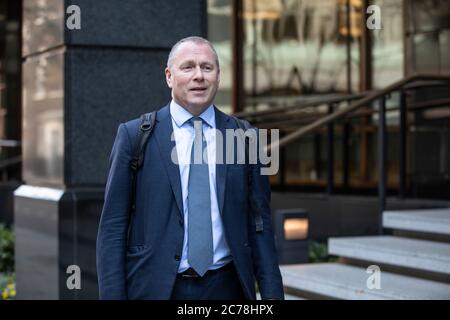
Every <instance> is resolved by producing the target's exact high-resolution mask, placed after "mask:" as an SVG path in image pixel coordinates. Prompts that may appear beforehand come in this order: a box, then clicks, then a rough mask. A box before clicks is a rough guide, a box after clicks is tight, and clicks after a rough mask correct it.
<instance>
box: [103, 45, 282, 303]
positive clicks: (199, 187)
mask: <svg viewBox="0 0 450 320" xmlns="http://www.w3.org/2000/svg"><path fill="white" fill-rule="evenodd" d="M165 74H166V81H167V85H168V86H169V88H170V89H171V90H172V101H171V102H170V103H169V104H168V105H167V106H165V107H163V108H162V109H160V110H159V111H158V112H157V115H156V122H155V126H154V129H153V132H152V134H151V136H150V138H149V141H148V144H147V146H146V149H145V158H144V163H143V166H142V169H141V170H140V172H139V174H138V178H137V191H136V209H135V213H134V215H133V217H132V219H131V221H130V231H129V236H127V232H128V209H129V204H130V184H131V183H130V177H131V173H130V169H129V163H130V160H131V158H132V156H133V154H134V148H135V147H136V145H137V143H138V142H137V141H136V140H137V136H138V131H139V126H140V120H139V119H136V120H132V121H130V122H127V123H124V124H121V125H120V126H119V129H118V133H117V137H116V140H115V142H114V146H113V149H112V152H111V158H110V172H109V176H108V182H107V185H106V192H105V203H104V207H103V212H102V216H101V221H100V226H99V231H98V238H97V271H98V280H99V289H100V298H102V299H214V300H222V299H255V298H256V294H255V285H254V284H255V282H254V279H255V278H256V280H257V282H258V287H259V291H260V294H261V297H262V298H263V299H283V298H284V295H283V287H282V281H281V275H280V270H279V267H278V262H277V255H276V251H275V246H274V239H273V234H272V230H271V222H270V207H269V201H270V185H269V181H268V177H267V176H263V175H260V174H254V176H253V178H252V183H251V186H249V185H248V180H247V179H246V177H247V174H248V170H249V169H248V166H245V165H242V164H226V163H225V161H223V162H220V161H216V154H217V152H216V151H217V150H216V147H217V149H219V148H221V146H218V145H217V141H216V134H215V132H219V131H220V132H222V133H223V136H225V130H227V129H237V128H238V123H237V121H236V119H235V118H233V117H231V116H228V115H226V114H224V113H223V112H221V111H219V110H218V109H217V108H216V107H215V106H214V105H213V104H212V103H213V100H214V97H215V95H216V92H217V88H218V85H219V75H220V69H219V60H218V57H217V54H216V52H215V50H214V48H213V46H212V45H211V43H210V42H208V41H207V40H205V39H203V38H200V37H189V38H185V39H182V40H180V41H179V42H178V43H176V44H175V45H174V46H173V48H172V50H171V52H170V54H169V58H168V61H167V68H166V70H165ZM216 130H218V131H216ZM172 135H173V137H174V140H175V141H173V140H172V139H171V137H172ZM173 150H175V152H174V154H175V155H176V157H175V158H176V160H177V161H176V162H175V161H174V159H173V154H172V153H173V152H172V151H173ZM198 150H200V154H203V155H204V158H202V157H200V158H201V159H200V162H198V161H193V159H194V154H195V152H194V151H198ZM216 162H217V163H216ZM255 166H256V167H257V165H255ZM253 171H254V172H256V171H258V172H259V170H256V171H255V170H253ZM253 171H252V172H253ZM250 197H252V199H253V200H252V201H254V202H256V205H254V206H252V207H257V208H258V210H259V211H260V212H259V214H260V215H261V217H262V220H263V230H262V231H260V232H257V231H256V230H255V222H254V212H252V211H253V209H251V206H249V199H250Z"/></svg>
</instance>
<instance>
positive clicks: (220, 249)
mask: <svg viewBox="0 0 450 320" xmlns="http://www.w3.org/2000/svg"><path fill="white" fill-rule="evenodd" d="M170 115H171V116H172V126H173V133H174V138H175V144H176V149H177V156H178V166H179V170H180V177H181V190H182V196H183V211H184V212H183V213H184V240H183V253H182V256H181V262H180V266H179V268H178V272H183V271H185V270H187V269H188V268H189V267H190V265H189V262H188V246H189V243H188V214H189V212H188V203H187V201H188V181H189V163H190V159H191V148H192V144H193V141H194V128H193V127H192V125H191V124H190V123H189V122H188V120H189V119H191V118H192V117H193V115H192V114H191V113H190V112H189V111H187V110H186V109H185V108H183V107H181V106H180V105H178V104H177V103H176V102H175V101H174V100H172V101H171V103H170ZM199 117H201V118H202V119H203V134H204V136H205V139H206V144H207V149H208V168H209V190H210V198H211V222H212V234H213V251H214V252H213V254H214V256H213V265H212V266H211V267H210V268H209V269H211V270H212V269H217V268H220V267H222V266H224V265H225V264H226V263H228V262H229V261H231V253H230V249H229V247H228V244H227V242H226V239H225V235H224V230H223V224H222V218H221V216H220V213H219V205H218V202H217V190H216V135H215V128H216V118H215V112H214V107H213V105H210V106H209V107H208V108H207V109H206V110H205V111H204V112H203V113H202V114H200V115H199Z"/></svg>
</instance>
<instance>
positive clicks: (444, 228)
mask: <svg viewBox="0 0 450 320" xmlns="http://www.w3.org/2000/svg"><path fill="white" fill-rule="evenodd" d="M383 227H385V228H390V229H396V230H407V231H415V232H426V233H436V234H445V235H450V208H448V209H423V210H400V211H385V212H383Z"/></svg>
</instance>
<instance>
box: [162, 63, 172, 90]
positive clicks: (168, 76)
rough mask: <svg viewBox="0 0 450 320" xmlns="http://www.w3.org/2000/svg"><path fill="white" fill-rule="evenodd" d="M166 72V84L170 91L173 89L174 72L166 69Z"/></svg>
mask: <svg viewBox="0 0 450 320" xmlns="http://www.w3.org/2000/svg"><path fill="white" fill-rule="evenodd" d="M164 72H165V73H166V83H167V86H168V87H169V88H170V89H172V72H171V71H170V69H169V68H166V69H165V71H164Z"/></svg>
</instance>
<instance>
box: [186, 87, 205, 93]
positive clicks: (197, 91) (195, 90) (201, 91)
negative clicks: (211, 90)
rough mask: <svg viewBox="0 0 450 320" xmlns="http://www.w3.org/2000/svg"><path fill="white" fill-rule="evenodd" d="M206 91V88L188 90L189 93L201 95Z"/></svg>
mask: <svg viewBox="0 0 450 320" xmlns="http://www.w3.org/2000/svg"><path fill="white" fill-rule="evenodd" d="M207 89H208V88H206V87H195V88H191V89H189V91H192V92H196V93H203V92H206V90H207Z"/></svg>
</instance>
